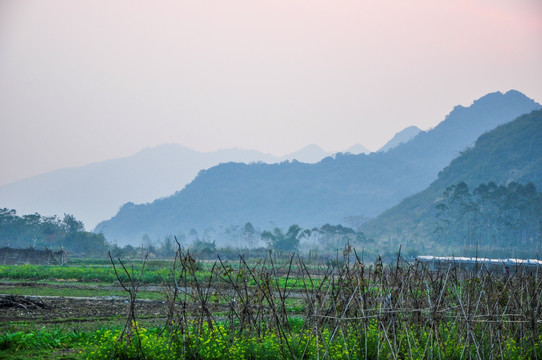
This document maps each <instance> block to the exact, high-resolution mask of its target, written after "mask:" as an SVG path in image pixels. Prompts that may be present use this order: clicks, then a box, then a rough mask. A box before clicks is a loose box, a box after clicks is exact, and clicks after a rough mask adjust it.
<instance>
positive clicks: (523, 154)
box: [363, 110, 542, 256]
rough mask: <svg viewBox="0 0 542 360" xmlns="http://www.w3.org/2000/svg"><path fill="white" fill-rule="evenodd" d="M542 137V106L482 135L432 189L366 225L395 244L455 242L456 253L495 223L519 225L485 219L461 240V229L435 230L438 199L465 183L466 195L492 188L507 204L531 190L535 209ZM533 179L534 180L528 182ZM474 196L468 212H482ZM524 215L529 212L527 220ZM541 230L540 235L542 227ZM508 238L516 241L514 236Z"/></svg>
mask: <svg viewBox="0 0 542 360" xmlns="http://www.w3.org/2000/svg"><path fill="white" fill-rule="evenodd" d="M540 139H542V111H541V110H539V111H534V112H532V113H530V114H527V115H524V116H521V117H519V118H518V119H516V120H515V121H512V122H510V123H508V124H505V125H501V126H499V127H498V128H496V129H495V130H493V131H490V132H488V133H486V134H484V135H482V136H480V138H479V139H478V140H477V141H476V144H475V146H474V147H472V148H470V149H468V150H466V151H464V152H463V153H462V154H461V155H460V156H459V157H457V158H456V159H454V160H453V161H452V162H451V164H450V165H449V166H447V167H446V168H445V169H444V170H443V171H441V172H440V173H439V176H438V179H437V180H435V181H434V182H433V183H432V184H431V185H430V186H429V187H428V188H427V189H425V190H424V191H422V192H420V193H418V194H415V195H413V196H411V197H409V198H407V199H405V200H403V201H402V202H401V203H399V204H398V205H397V206H394V207H393V208H391V209H389V210H387V211H385V212H384V213H383V214H381V215H380V216H378V217H377V218H376V219H374V220H372V221H370V222H368V223H367V224H365V226H364V227H363V231H364V232H366V233H367V234H369V235H370V236H373V237H375V238H377V239H380V240H381V241H382V240H384V239H386V241H388V242H389V241H390V239H391V243H392V244H390V246H392V247H393V246H396V245H397V244H399V243H402V244H410V247H418V248H422V249H423V248H427V249H432V251H434V250H435V249H441V250H442V249H447V250H449V249H452V250H453V249H454V248H455V251H454V253H456V254H457V251H458V249H459V248H458V247H457V246H458V245H461V248H463V247H464V246H465V245H469V244H470V245H471V246H472V245H475V244H477V242H478V241H480V240H481V235H482V234H483V233H486V234H487V233H490V232H491V231H493V230H495V229H493V227H494V226H515V225H517V222H508V223H507V222H505V221H504V220H501V221H497V222H496V223H494V224H492V225H491V226H489V225H487V224H486V225H487V226H485V227H484V228H479V226H480V224H473V225H476V226H475V228H477V233H476V234H475V233H472V232H471V233H464V234H463V237H462V239H461V240H459V238H457V237H456V236H455V235H457V234H455V235H454V236H441V235H439V234H438V233H435V230H437V228H438V226H439V224H438V223H437V217H436V215H437V210H438V209H437V205H439V204H443V201H444V200H446V197H450V196H452V197H453V193H454V192H457V191H458V190H457V189H462V190H461V192H462V193H463V194H464V196H467V197H470V199H471V200H472V196H473V195H475V193H476V194H478V195H481V194H483V193H484V192H489V193H492V194H493V195H494V196H493V197H497V196H500V197H501V199H500V200H495V201H494V204H495V206H500V207H502V208H503V209H504V207H506V206H507V205H508V204H509V203H510V201H511V199H514V198H517V197H518V196H519V197H521V196H525V197H526V199H527V200H526V201H528V202H529V201H530V202H533V201H534V204H533V205H532V206H533V207H532V208H531V209H532V211H535V208H536V207H540V206H541V203H540V202H541V201H542V198H541V197H540V195H539V194H538V195H537V194H536V189H538V191H540V189H542V141H540ZM528 183H531V185H529V186H523V185H527V184H528ZM482 184H483V185H482ZM507 185H508V186H507ZM471 191H474V192H471ZM447 194H448V195H447ZM450 194H452V195H450ZM522 194H524V195H522ZM456 198H457V196H456ZM471 200H467V199H465V202H464V205H465V206H467V205H468V206H467V207H468V209H466V210H465V213H464V214H463V215H464V216H466V217H468V216H474V215H475V214H476V215H477V216H480V215H481V214H482V211H483V210H482V209H480V207H478V208H472V207H469V206H472V205H474V204H473V203H472V201H471ZM473 211H474V212H473ZM503 211H504V210H503ZM518 211H519V210H518ZM467 213H470V214H467ZM525 216H527V215H525ZM529 216H530V215H529ZM524 219H525V217H523V219H521V220H524ZM540 219H542V214H541V215H540V216H539V217H538V226H540V225H541V224H540ZM460 223H461V222H457V223H456V224H457V225H458V226H465V224H464V223H462V224H460ZM484 229H485V230H484ZM448 235H450V234H448ZM499 236H500V237H505V236H506V237H509V234H508V233H507V232H502V233H501V234H500V235H499ZM538 236H540V228H539V229H538ZM508 240H509V241H512V240H513V238H509V239H508ZM538 240H539V241H540V239H538ZM495 241H496V242H499V241H502V239H498V238H496V239H495ZM464 242H466V243H464ZM459 243H460V244H459ZM518 245H521V244H518ZM524 245H525V246H524V247H523V248H524V249H526V246H527V245H526V244H524ZM528 249H529V250H530V251H531V254H532V256H534V251H535V249H534V248H532V247H531V246H530V245H529V247H528ZM471 253H472V251H471Z"/></svg>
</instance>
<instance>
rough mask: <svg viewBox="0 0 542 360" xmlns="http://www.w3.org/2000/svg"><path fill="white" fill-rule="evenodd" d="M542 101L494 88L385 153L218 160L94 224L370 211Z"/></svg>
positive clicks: (163, 231)
mask: <svg viewBox="0 0 542 360" xmlns="http://www.w3.org/2000/svg"><path fill="white" fill-rule="evenodd" d="M539 108H540V104H538V103H536V102H535V101H534V100H532V99H529V98H527V97H526V96H525V95H523V94H521V93H519V92H517V91H509V92H507V93H505V94H503V93H501V92H495V93H490V94H487V95H485V96H483V97H481V98H480V99H478V100H476V101H474V102H473V104H472V105H471V106H469V107H463V106H457V107H455V108H454V109H453V110H452V111H451V112H450V113H449V114H448V115H447V116H446V117H445V119H444V120H443V121H442V122H441V123H440V124H439V125H437V126H436V127H435V128H433V129H431V130H429V131H427V132H421V133H419V134H418V135H416V136H415V137H414V138H413V139H411V140H410V141H408V142H407V143H403V144H401V145H399V146H397V147H395V148H392V149H390V150H388V151H387V152H384V153H371V154H369V155H364V154H360V155H352V154H342V153H338V154H336V155H335V156H334V157H326V158H324V159H322V160H321V161H320V162H318V163H316V164H303V163H299V162H288V163H281V164H269V165H267V164H253V165H245V164H233V163H228V164H221V165H218V166H215V167H212V168H210V169H208V170H206V171H202V172H200V173H199V174H198V176H197V177H196V179H194V181H192V182H191V183H190V184H188V185H187V186H186V187H185V188H184V189H183V190H182V191H178V192H176V193H175V194H174V195H172V196H170V197H167V198H164V199H159V200H155V201H154V202H153V203H149V204H142V205H133V204H131V205H130V206H128V207H126V208H123V209H122V210H121V211H119V212H118V213H117V215H115V216H114V217H113V218H112V219H110V220H107V221H104V222H101V223H100V224H98V226H97V227H96V229H95V231H97V232H103V233H104V234H105V235H106V236H107V237H108V239H110V240H118V241H120V242H124V241H127V240H128V239H137V238H139V237H140V236H142V234H145V233H148V234H151V235H152V236H155V237H162V236H164V235H167V234H175V233H178V232H180V231H187V230H188V229H190V228H197V229H204V228H207V227H214V228H220V227H224V226H228V225H232V224H235V225H241V224H243V223H245V222H247V221H251V222H253V223H254V224H255V225H257V226H260V227H266V226H275V225H277V226H283V227H284V226H288V225H289V224H292V223H297V224H299V225H300V226H302V227H313V226H317V225H321V224H323V223H326V222H334V223H341V222H344V221H345V217H349V216H363V217H373V216H376V215H378V214H379V213H381V212H383V211H384V210H386V209H388V208H389V207H391V206H393V205H395V204H397V203H398V202H399V201H400V200H402V199H404V198H405V197H407V196H409V195H412V194H414V193H416V192H419V191H422V190H423V189H424V188H425V187H427V186H428V185H429V184H430V183H431V182H432V181H433V180H434V179H435V178H436V177H437V175H438V172H439V171H440V170H442V169H443V168H444V167H445V166H446V165H448V164H449V162H450V161H451V160H452V159H453V158H455V157H456V156H457V155H458V154H459V153H460V152H461V151H463V150H465V149H466V148H468V147H469V146H471V145H472V144H473V143H474V141H475V140H476V138H478V136H480V135H481V134H482V133H483V132H485V131H488V130H491V129H493V128H494V127H496V126H498V125H501V124H503V123H506V122H509V121H512V120H513V119H515V118H516V117H517V116H519V115H521V114H524V113H527V112H530V111H532V110H535V109H539ZM473 124H474V125H473Z"/></svg>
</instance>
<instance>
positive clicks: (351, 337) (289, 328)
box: [0, 252, 542, 359]
mask: <svg viewBox="0 0 542 360" xmlns="http://www.w3.org/2000/svg"><path fill="white" fill-rule="evenodd" d="M115 269H116V271H117V273H115ZM0 282H1V283H0V293H1V294H4V295H3V296H2V301H3V302H2V303H1V304H3V306H1V307H0V358H6V359H18V358H19V359H23V358H24V359H33V358H35V359H38V358H39V359H43V358H50V359H58V358H63V359H171V358H181V359H183V358H186V359H222V358H229V359H277V358H279V359H280V358H283V359H365V358H367V359H381V358H389V359H410V358H412V359H469V358H474V359H497V358H499V359H503V358H505V359H527V358H528V359H530V358H535V359H536V358H541V357H542V321H541V320H540V319H542V316H541V315H542V310H541V308H542V279H541V277H540V276H538V275H537V274H527V273H522V272H517V273H514V274H511V275H510V276H507V277H503V275H500V274H499V275H496V274H490V273H487V272H486V273H476V274H473V273H468V272H465V271H463V270H461V269H459V268H454V267H451V268H450V269H449V270H447V271H436V272H435V271H429V270H428V269H426V268H424V267H423V266H422V265H421V264H417V263H414V264H408V263H406V262H405V261H403V260H402V259H398V261H397V263H395V264H390V265H384V264H382V263H376V264H370V266H369V264H363V263H362V262H361V261H360V260H359V259H357V257H355V256H353V254H351V253H348V252H345V257H344V259H341V261H336V262H334V263H333V264H332V263H326V264H316V263H311V264H310V265H309V264H307V263H305V261H304V260H303V259H301V258H299V257H297V256H295V257H289V258H282V259H275V258H272V257H271V256H269V257H268V258H266V259H261V260H259V261H256V260H253V261H251V262H245V261H244V259H243V258H241V259H239V260H238V261H234V262H222V261H220V260H217V261H215V262H199V261H196V260H195V259H193V258H192V257H191V256H190V255H188V254H186V253H183V252H180V253H177V257H176V260H175V262H173V261H172V260H167V261H166V260H164V261H158V260H153V261H152V262H151V261H149V262H146V263H144V262H143V261H141V260H138V261H131V262H128V263H122V264H121V263H120V262H119V261H118V260H116V261H115V268H113V266H112V265H111V264H110V263H108V262H107V261H105V260H103V259H102V260H90V259H86V260H78V261H75V262H72V263H71V264H69V265H68V266H38V265H23V266H5V265H4V266H0ZM7 295H11V297H8V296H7ZM10 301H11V302H10ZM6 304H8V305H9V304H15V306H11V305H9V306H8V305H6ZM33 307H35V308H33Z"/></svg>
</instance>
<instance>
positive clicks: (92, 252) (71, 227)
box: [0, 208, 108, 256]
mask: <svg viewBox="0 0 542 360" xmlns="http://www.w3.org/2000/svg"><path fill="white" fill-rule="evenodd" d="M0 246H9V247H11V248H28V247H34V248H36V249H42V248H48V249H51V250H58V249H61V248H64V249H65V250H67V251H68V252H70V253H72V254H77V255H81V256H102V255H104V254H105V253H106V252H107V249H108V244H107V242H106V240H105V237H104V236H103V235H102V234H94V233H92V232H88V231H85V227H84V225H83V223H82V222H81V221H79V220H77V219H76V218H75V217H74V216H73V215H68V214H65V215H64V217H63V218H62V219H60V218H58V217H56V216H50V217H48V216H42V215H40V214H38V213H35V214H29V215H22V216H19V215H17V212H16V211H15V210H10V209H6V208H4V209H0Z"/></svg>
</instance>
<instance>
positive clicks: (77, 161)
mask: <svg viewBox="0 0 542 360" xmlns="http://www.w3.org/2000/svg"><path fill="white" fill-rule="evenodd" d="M541 44H542V1H540V0H513V1H512V0H413V1H404V0H382V1H365V0H355V1H354V0H334V1H330V0H228V1H223V0H192V1H186V0H175V1H142V0H129V1H111V0H107V1H106V0H77V1H73V0H2V1H0V153H1V154H2V155H1V156H0V169H1V170H0V185H2V184H6V183H9V182H11V181H15V180H17V179H21V178H25V177H29V176H33V175H37V174H40V173H43V172H46V171H49V170H53V169H58V168H63V167H71V166H81V165H85V164H88V163H92V162H96V161H103V160H107V159H111V158H116V157H121V156H127V155H130V154H133V153H135V152H137V151H139V150H141V149H143V148H146V147H153V146H157V145H159V144H163V143H177V144H180V145H183V146H186V147H189V148H192V149H194V150H198V151H204V152H207V151H214V150H218V149H224V148H234V147H235V148H244V149H255V150H259V151H262V152H265V153H270V154H274V155H277V156H278V155H283V154H286V153H291V152H294V151H296V150H298V149H300V148H302V147H304V146H306V145H309V144H318V145H319V146H321V147H322V148H324V149H325V150H326V151H340V150H344V149H346V148H348V147H350V146H352V145H353V144H356V143H361V144H363V145H364V146H365V147H367V148H368V149H370V150H373V151H374V150H377V149H378V148H380V147H381V146H383V145H384V144H385V143H386V141H388V140H389V139H390V138H391V137H392V136H393V135H394V134H395V133H396V132H398V131H400V130H402V129H403V128H405V127H407V126H410V125H416V126H418V127H420V128H422V129H428V128H431V127H434V126H436V125H437V124H438V123H439V122H440V121H442V120H443V119H444V117H445V116H446V114H448V113H449V112H450V111H451V110H452V108H453V107H454V106H455V105H459V104H461V105H464V106H468V105H470V104H471V103H472V101H473V100H475V99H477V98H480V97H481V96H483V95H485V94H487V93H489V92H494V91H502V92H506V91H508V90H510V89H516V90H519V91H521V92H523V93H524V94H526V95H527V96H528V97H530V98H533V99H535V100H536V101H538V102H542V66H541V64H542V45H541Z"/></svg>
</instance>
